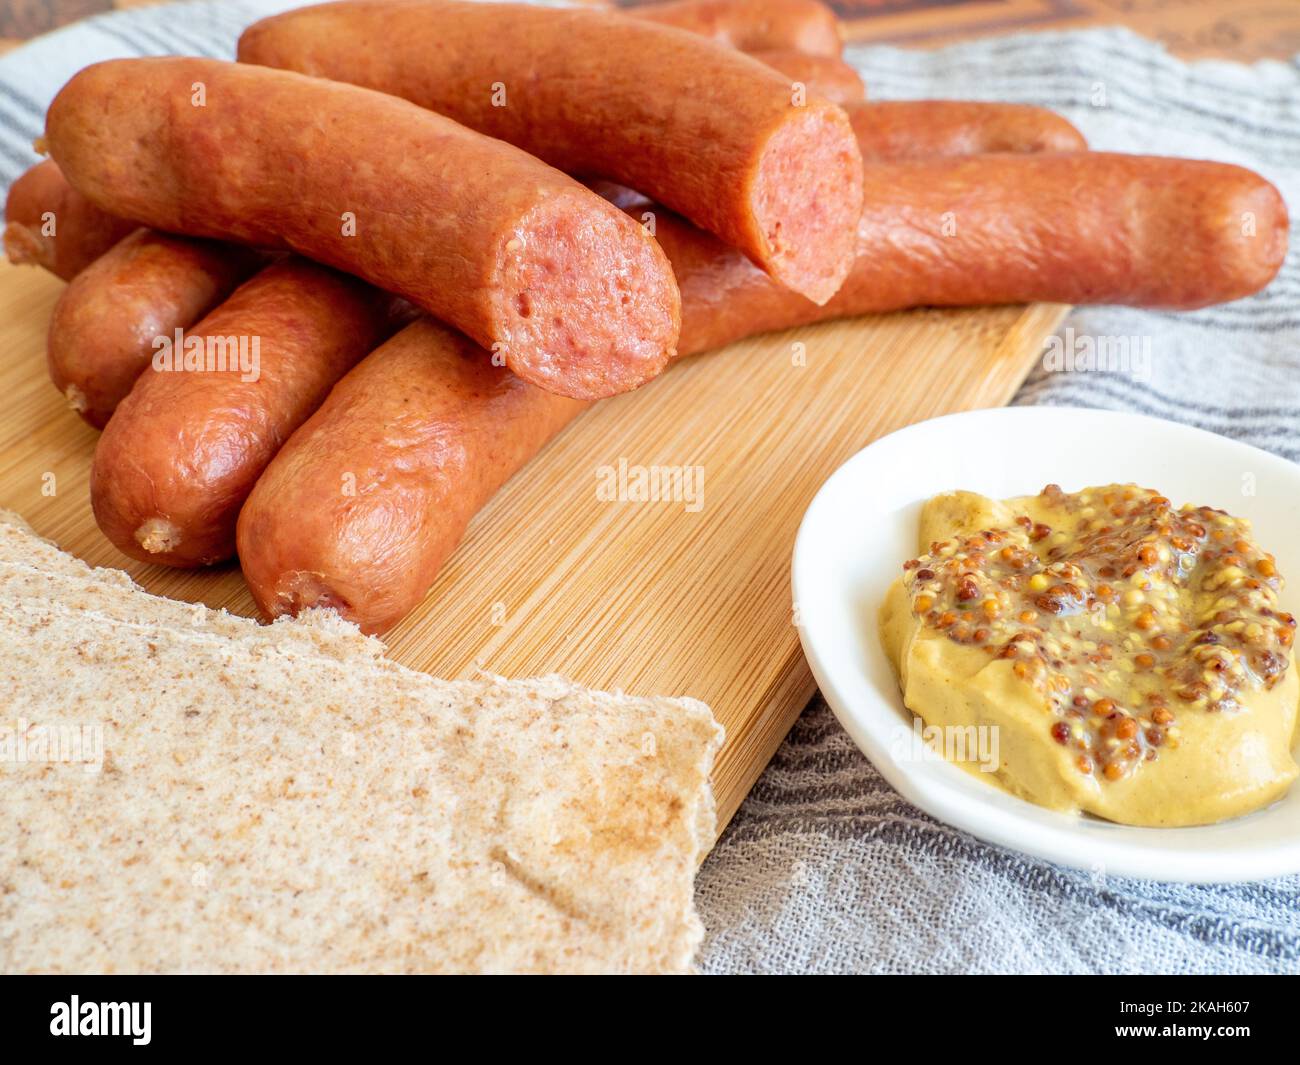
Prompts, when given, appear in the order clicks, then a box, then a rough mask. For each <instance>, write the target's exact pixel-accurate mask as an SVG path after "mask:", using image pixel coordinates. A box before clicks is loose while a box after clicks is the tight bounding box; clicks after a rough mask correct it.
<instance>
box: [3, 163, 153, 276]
mask: <svg viewBox="0 0 1300 1065" xmlns="http://www.w3.org/2000/svg"><path fill="white" fill-rule="evenodd" d="M135 228H136V224H135V223H134V222H128V221H127V220H126V219H124V218H118V217H116V216H115V215H111V214H109V213H108V212H107V211H104V210H101V209H100V208H99V207H97V206H95V204H93V203H91V202H90V201H89V200H88V199H86V197H84V196H82V195H81V194H80V193H78V192H77V191H75V190H74V189H73V188H72V186H70V185H69V184H68V182H67V180H66V179H65V178H64V176H63V173H62V171H60V170H59V166H58V164H57V163H56V162H54V160H53V159H46V160H45V162H43V163H37V164H36V166H34V167H32V168H31V169H30V170H28V171H26V172H25V173H24V174H21V175H20V176H19V177H18V179H17V180H16V181H15V182H14V183H13V184H12V185H11V186H10V187H9V196H8V197H7V199H6V200H5V231H4V248H5V255H7V256H8V257H9V261H10V262H11V263H20V264H25V263H31V264H34V265H36V266H43V267H45V269H46V270H48V271H49V272H50V273H52V274H54V275H55V276H56V277H61V278H63V280H64V281H71V280H72V278H74V277H76V276H77V274H79V273H80V272H81V271H82V270H84V269H85V268H86V267H87V266H89V265H90V264H91V263H93V262H94V261H95V260H96V259H98V258H99V257H100V256H101V255H103V254H104V252H106V251H108V249H109V248H111V247H112V246H113V245H114V244H116V243H117V242H118V241H119V240H121V239H122V238H123V237H125V236H126V235H127V234H128V233H130V232H131V231H132V230H133V229H135Z"/></svg>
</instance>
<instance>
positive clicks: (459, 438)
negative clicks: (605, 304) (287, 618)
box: [238, 319, 586, 632]
mask: <svg viewBox="0 0 1300 1065" xmlns="http://www.w3.org/2000/svg"><path fill="white" fill-rule="evenodd" d="M585 406H586V404H585V403H582V402H581V401H577V400H572V399H567V398H565V397H563V396H556V395H553V394H551V393H548V392H543V391H542V390H541V389H539V388H534V387H533V386H531V385H529V384H527V383H526V382H524V381H521V380H519V379H518V378H517V377H514V376H513V375H511V374H509V373H507V372H505V371H503V370H501V369H499V368H498V367H495V366H492V365H491V364H490V362H489V361H488V360H485V359H484V358H483V357H482V352H481V351H479V350H477V349H476V347H475V345H473V344H472V343H471V342H470V341H469V340H467V339H466V338H464V337H463V336H461V335H459V334H457V333H455V332H453V331H451V330H449V329H447V328H445V327H444V326H441V325H439V324H437V323H435V322H432V321H430V320H428V319H422V320H421V321H418V322H416V323H414V324H413V325H410V326H408V327H407V328H406V329H404V330H402V332H400V333H398V334H397V336H395V337H393V339H392V340H390V341H388V343H387V344H384V345H383V346H382V347H380V348H379V349H378V350H376V351H375V352H374V353H373V354H371V355H370V356H368V357H367V358H366V359H364V360H363V361H362V363H361V364H360V365H359V366H358V367H357V368H356V369H354V370H353V371H352V372H351V373H350V374H348V375H347V376H346V377H345V378H343V380H342V381H340V382H339V383H338V384H337V385H336V386H335V388H334V390H333V391H332V392H331V393H330V394H329V397H328V398H327V399H326V400H325V403H324V404H323V405H322V406H321V408H320V409H319V410H318V411H317V412H316V413H315V414H313V415H312V416H311V418H309V419H308V420H307V422H306V423H305V424H304V425H303V426H302V428H301V429H299V430H298V432H296V433H294V435H293V436H292V437H291V438H290V439H289V442H288V443H287V444H286V445H285V446H284V447H283V448H282V449H281V451H280V453H279V455H277V456H276V458H275V459H274V460H273V461H272V462H271V464H270V466H269V467H268V468H267V470H266V472H265V473H264V474H263V475H262V477H261V479H260V480H259V481H258V482H257V485H256V487H254V489H253V491H252V494H251V495H250V496H249V499H248V502H247V503H246V504H245V505H244V509H243V511H242V512H241V514H240V516H239V528H238V547H239V557H240V562H241V564H242V565H243V567H244V574H245V577H246V578H247V579H248V584H249V587H250V588H251V589H252V592H253V597H254V598H255V599H256V600H257V603H258V605H259V607H261V609H262V610H263V612H264V613H266V614H267V616H269V617H276V616H278V615H280V614H286V613H295V614H296V613H298V612H299V611H300V610H303V609H306V608H308V607H310V606H326V607H333V608H335V609H337V610H338V611H339V612H340V613H341V614H342V615H343V616H344V617H347V618H351V619H353V620H355V621H357V622H358V623H359V624H360V625H361V626H362V628H363V629H365V630H366V631H367V632H380V631H383V630H384V629H387V628H389V627H391V626H392V625H393V624H395V623H396V622H397V621H398V619H400V618H401V617H402V616H403V615H404V614H406V613H407V612H408V611H409V610H410V609H411V607H412V606H413V605H414V603H415V602H418V600H419V598H420V596H421V595H423V594H424V590H427V589H428V587H429V585H430V584H432V583H433V579H434V577H435V576H436V575H437V572H438V569H439V568H440V567H441V566H442V563H443V561H444V560H445V559H446V557H447V556H448V555H449V554H450V553H451V552H452V551H453V550H454V549H455V547H456V544H457V543H458V542H459V541H460V538H461V536H462V535H463V533H464V531H465V526H466V525H468V524H469V521H470V519H471V518H472V517H473V516H474V514H475V513H477V511H478V510H479V509H480V508H481V507H482V506H483V505H484V504H485V503H486V502H487V501H488V499H490V498H491V497H492V494H493V493H494V492H495V491H496V490H497V489H498V488H499V487H500V486H501V485H502V484H504V483H505V482H506V481H507V480H508V479H509V478H510V476H511V475H512V474H513V473H514V472H515V471H516V470H517V469H518V468H519V467H520V466H522V465H523V464H524V463H525V462H527V461H528V459H529V458H530V457H532V456H533V455H534V454H536V453H537V452H538V451H539V450H540V449H541V447H542V446H543V445H544V444H545V443H546V441H547V440H549V439H550V438H551V437H552V436H553V435H555V433H557V432H559V430H560V429H561V428H562V427H563V426H564V425H566V424H568V422H570V421H571V420H572V419H573V418H574V417H575V416H576V415H577V414H578V413H579V412H580V411H581V410H583V409H584V407H585ZM291 514H293V515H296V516H297V521H296V522H289V521H286V519H287V518H288V516H289V515H291ZM290 524H295V525H296V526H297V531H296V533H295V534H293V535H288V534H289V525H290ZM363 557H365V558H367V559H369V560H370V561H369V562H368V563H366V564H360V563H361V559H362V558H363ZM417 589H418V590H419V591H418V594H414V597H413V593H416V590H417Z"/></svg>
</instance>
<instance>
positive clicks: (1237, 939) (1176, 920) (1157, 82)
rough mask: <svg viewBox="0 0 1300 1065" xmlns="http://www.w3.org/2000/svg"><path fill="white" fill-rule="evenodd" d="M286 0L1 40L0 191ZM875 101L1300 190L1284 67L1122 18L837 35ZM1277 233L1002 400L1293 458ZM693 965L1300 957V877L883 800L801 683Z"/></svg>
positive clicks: (1297, 387) (1147, 968) (906, 966)
mask: <svg viewBox="0 0 1300 1065" xmlns="http://www.w3.org/2000/svg"><path fill="white" fill-rule="evenodd" d="M292 6H296V5H295V4H294V3H293V2H286V0H233V2H221V3H215V2H200V3H190V4H186V5H184V6H177V5H168V6H164V7H153V8H139V9H132V10H129V11H124V12H119V13H114V14H110V15H105V16H100V17H97V18H93V19H90V20H88V21H87V22H84V23H79V24H77V25H76V26H73V27H69V28H68V29H66V30H62V31H59V32H57V33H54V34H50V35H49V36H47V37H45V38H42V39H40V40H38V41H35V42H33V43H31V44H29V45H27V46H25V47H23V48H20V49H18V50H17V51H15V52H13V53H11V54H9V55H7V56H4V57H0V186H3V187H4V188H6V189H7V187H8V184H9V183H10V182H11V181H12V180H13V179H14V178H15V177H16V176H17V175H18V174H19V173H21V172H22V171H23V170H24V169H26V167H28V166H30V165H31V164H32V163H34V162H35V161H36V159H37V157H36V155H35V154H34V153H33V152H32V150H31V147H30V145H31V140H32V138H33V137H34V136H36V135H37V134H38V133H39V132H40V129H41V126H42V122H43V114H44V110H45V107H46V105H47V104H48V103H49V101H50V99H51V98H52V97H53V95H54V93H55V92H56V91H57V89H58V88H59V87H60V86H61V85H62V84H63V83H64V82H65V81H66V80H67V79H68V78H69V77H70V76H71V75H72V74H73V73H75V72H76V71H77V70H78V69H80V68H81V67H82V66H84V65H86V64H87V63H90V62H94V61H95V60H99V59H107V58H111V57H114V56H128V55H152V54H166V53H175V52H179V53H185V54H194V55H209V56H219V57H227V58H228V57H231V56H233V54H234V42H235V39H236V38H237V37H238V35H239V32H240V30H242V29H243V27H244V26H246V25H247V24H248V23H249V22H251V21H253V20H254V19H256V18H259V17H262V16H263V15H266V14H269V13H272V12H273V11H276V10H282V9H284V8H287V7H292ZM848 58H849V59H850V60H851V61H852V62H854V63H855V65H856V66H857V67H858V69H859V70H860V72H861V73H862V75H863V76H864V78H865V79H866V81H867V84H868V86H869V87H870V90H871V94H872V96H873V97H874V98H876V99H888V98H900V99H918V98H924V97H949V98H972V97H977V98H980V99H988V100H1007V101H1019V102H1025V103H1035V104H1042V105H1045V106H1048V107H1051V108H1054V109H1056V110H1058V111H1061V112H1062V113H1064V114H1065V115H1066V116H1067V117H1069V118H1070V119H1071V120H1072V121H1074V122H1075V123H1076V124H1077V125H1078V126H1079V127H1080V128H1081V129H1082V130H1083V132H1084V133H1085V134H1086V135H1087V137H1088V139H1089V141H1090V142H1091V144H1092V145H1093V146H1094V147H1095V148H1098V149H1107V150H1113V151H1129V152H1146V153H1152V152H1154V153H1160V154H1166V155H1180V156H1190V157H1198V158H1206V159H1216V160H1220V161H1223V162H1233V163H1239V164H1242V165H1245V166H1249V167H1252V168H1253V169H1255V170H1258V171H1260V172H1261V173H1263V174H1264V175H1265V176H1266V177H1268V178H1269V179H1270V180H1272V181H1273V182H1274V183H1275V184H1277V185H1278V186H1279V188H1281V189H1282V192H1283V194H1284V196H1285V197H1286V199H1287V201H1288V203H1290V204H1291V205H1292V206H1293V207H1294V206H1296V205H1300V69H1298V68H1297V65H1296V64H1295V63H1289V64H1288V63H1277V62H1268V63H1259V64H1256V65H1255V66H1252V67H1245V66H1240V65H1235V64H1230V63H1221V62H1199V63H1193V64H1187V63H1182V62H1179V61H1177V60H1175V59H1172V58H1171V57H1170V56H1168V55H1167V54H1165V52H1164V51H1163V50H1162V49H1161V48H1160V47H1159V46H1157V45H1155V44H1153V43H1151V42H1149V41H1146V40H1144V39H1142V38H1140V37H1137V36H1135V35H1134V34H1131V33H1129V32H1126V31H1123V30H1094V31H1085V32H1074V33H1051V34H1040V35H1031V36H1019V37H1010V38H999V39H993V40H987V41H979V42H975V43H970V44H964V45H957V46H953V47H949V48H944V49H941V50H938V51H933V52H913V51H905V50H901V49H895V48H887V47H878V46H873V47H855V48H851V49H850V50H849V53H848ZM1296 254H1297V253H1296V252H1295V251H1292V253H1291V254H1290V255H1289V256H1288V259H1287V263H1286V266H1285V268H1284V269H1283V271H1282V274H1281V276H1280V277H1279V278H1278V279H1277V280H1276V281H1275V282H1274V283H1273V285H1271V286H1270V287H1269V289H1268V290H1267V291H1266V292H1264V293H1262V294H1261V295H1259V296H1256V297H1253V298H1251V299H1248V300H1242V301H1240V302H1238V303H1234V304H1230V305H1228V306H1224V307H1216V308H1211V309H1208V310H1204V311H1198V312H1195V313H1191V314H1170V313H1163V312H1148V311H1136V310H1131V309H1126V308H1095V309H1086V310H1081V311H1077V312H1076V313H1074V314H1073V315H1071V317H1070V318H1069V320H1068V321H1067V323H1066V326H1065V327H1064V331H1063V333H1062V338H1061V339H1062V341H1063V347H1064V350H1071V341H1072V338H1076V337H1093V338H1098V337H1106V338H1121V339H1130V340H1132V341H1134V342H1135V343H1131V344H1130V345H1129V347H1128V350H1129V352H1130V356H1131V357H1130V358H1129V359H1128V360H1126V361H1124V363H1123V364H1122V365H1118V366H1117V367H1116V368H1114V369H1110V370H1105V371H1098V370H1091V371H1089V370H1077V369H1076V371H1075V372H1059V371H1057V370H1056V369H1055V368H1054V365H1053V364H1050V363H1049V362H1046V361H1045V364H1044V365H1043V366H1041V367H1040V368H1039V369H1038V370H1036V371H1035V372H1034V373H1033V374H1032V375H1031V377H1030V378H1029V380H1028V381H1027V383H1026V384H1025V386H1024V387H1023V388H1022V389H1021V391H1020V394H1019V395H1018V396H1017V398H1016V402H1017V403H1022V404H1030V403H1043V404H1058V405H1070V406H1091V407H1106V408H1111V409H1117V410H1133V411H1141V412H1143V413H1147V414H1154V415H1157V416H1160V417H1164V418H1170V419H1173V420H1176V421H1182V422H1187V423H1190V424H1194V425H1198V426H1201V427H1202V428H1205V429H1210V430H1212V431H1214V432H1218V433H1223V434H1225V435H1227V436H1232V437H1235V438H1238V439H1241V440H1245V441H1247V442H1249V443H1252V444H1255V445H1256V446H1259V447H1262V448H1266V449H1268V450H1270V451H1274V452H1276V453H1278V454H1281V455H1284V456H1286V457H1287V458H1289V459H1292V460H1298V459H1300V347H1298V345H1297V340H1298V339H1300V272H1297V260H1296ZM697 901H698V904H699V907H700V910H701V914H702V916H703V919H704V923H705V926H706V928H707V930H708V937H707V939H706V942H705V945H704V948H703V951H702V954H701V959H700V963H701V966H702V968H703V969H704V971H706V972H710V973H725V972H887V973H902V972H940V973H947V972H959V973H960V972H1044V973H1055V972H1283V971H1285V972H1300V877H1288V878H1285V879H1280V880H1274V881H1269V882H1266V883H1257V884H1243V885H1236V886H1229V887H1189V886H1179V885H1164V884H1157V883H1150V882H1144V881H1134V880H1121V879H1116V878H1107V879H1103V878H1098V877H1095V876H1090V875H1089V874H1087V873H1077V872H1073V871H1070V870H1065V869H1060V868H1057V867H1054V866H1051V865H1047V864H1044V863H1041V862H1037V861H1032V860H1030V859H1027V858H1024V857H1021V856H1020V855H1017V854H1014V853H1012V852H1009V851H1005V850H1002V849H1000V848H997V847H992V846H988V845H986V844H984V843H981V842H979V841H977V840H975V839H973V838H971V837H970V836H967V835H966V834H964V833H962V832H959V831H956V830H955V829H952V828H949V827H947V826H946V825H943V824H940V823H938V822H936V821H934V820H933V819H932V818H930V817H928V816H926V815H925V814H923V813H921V812H920V811H919V810H917V809H915V808H914V807H912V806H911V805H909V804H908V803H907V802H905V801H904V800H903V799H902V798H900V797H899V796H898V794H897V793H896V792H894V791H893V789H891V788H890V787H889V785H887V784H886V783H885V782H884V781H883V780H882V779H881V777H880V776H879V774H878V773H876V772H875V770H874V769H873V768H872V766H871V764H870V763H869V762H868V761H867V760H866V759H865V758H864V757H863V756H862V755H861V754H860V753H859V752H858V750H857V748H855V747H854V745H853V743H852V741H851V740H850V739H849V738H848V736H847V735H846V734H845V733H844V731H843V730H842V729H841V728H840V727H839V725H838V724H837V723H836V721H835V719H834V717H833V716H832V715H831V713H830V711H829V710H828V709H827V707H826V705H825V704H824V703H823V702H822V701H821V700H820V699H816V700H814V701H813V703H812V704H811V705H810V706H809V708H808V709H807V711H806V712H805V713H804V715H803V716H802V718H801V719H800V720H799V722H798V723H797V724H796V726H795V728H794V730H793V732H792V733H791V735H790V737H789V739H787V741H786V742H785V744H784V745H783V746H782V747H781V749H780V751H779V752H778V753H777V756H776V758H775V759H774V761H773V762H772V764H771V766H770V767H769V768H768V769H767V771H766V772H765V773H764V774H763V776H762V778H761V779H760V781H759V783H758V785H757V787H756V788H755V789H754V791H753V793H752V794H751V795H750V796H749V798H748V799H747V800H746V802H745V803H744V805H743V806H742V807H741V809H740V812H739V813H738V814H737V816H736V818H735V820H734V821H733V822H732V824H731V826H730V827H729V828H728V829H727V831H726V833H725V834H724V836H723V838H722V840H721V841H720V842H719V844H718V846H717V847H716V848H715V850H714V852H713V854H712V855H711V856H710V857H709V859H708V861H707V862H706V863H705V865H704V867H703V869H702V870H701V874H700V878H699V887H698V900H697Z"/></svg>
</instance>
